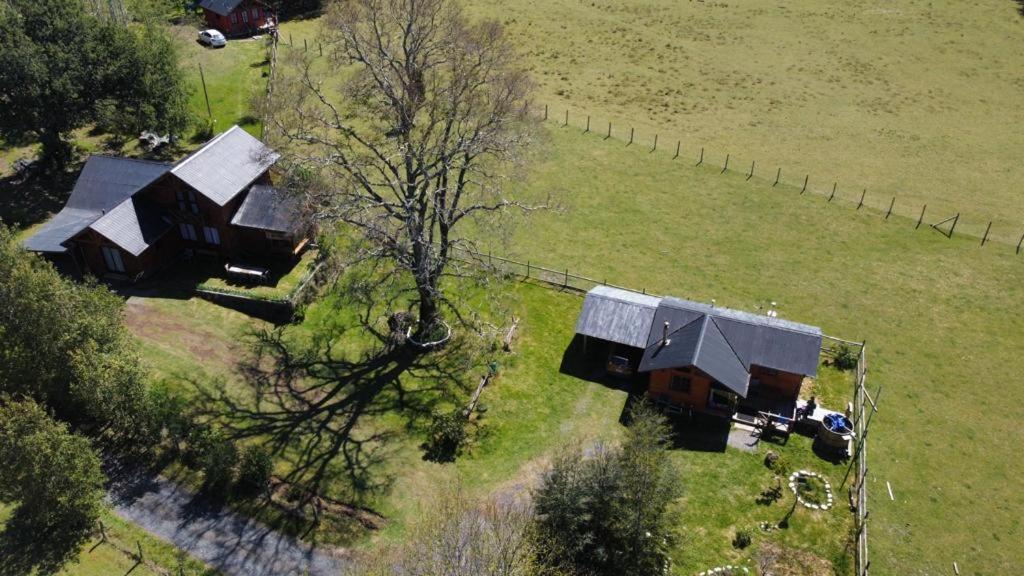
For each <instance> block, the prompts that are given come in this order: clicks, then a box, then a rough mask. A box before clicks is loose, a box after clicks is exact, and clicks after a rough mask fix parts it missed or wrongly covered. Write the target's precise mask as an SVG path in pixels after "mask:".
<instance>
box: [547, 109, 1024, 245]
mask: <svg viewBox="0 0 1024 576" xmlns="http://www.w3.org/2000/svg"><path fill="white" fill-rule="evenodd" d="M535 110H537V111H538V114H540V115H541V118H542V119H543V120H545V121H547V120H549V119H550V108H549V106H548V105H547V104H544V105H543V110H542V111H541V110H540V109H539V108H536V109H535ZM584 116H585V117H586V127H585V128H582V130H583V133H584V134H586V133H589V132H590V131H591V130H590V125H591V120H592V116H591V115H589V114H587V115H584ZM556 122H557V124H558V125H559V126H561V127H563V128H565V127H569V126H573V127H576V126H574V125H572V123H571V120H570V111H569V109H566V110H565V113H564V114H563V115H560V117H559V119H558V120H556ZM612 135H613V123H612V122H608V130H607V133H606V134H604V135H603V139H604V140H608V139H610V138H611V137H612ZM658 137H659V135H658V134H657V133H655V134H654V136H653V138H652V139H651V145H650V147H649V150H650V152H652V153H653V152H655V151H657V149H658ZM622 138H623V139H624V138H625V137H622ZM623 141H626V140H623ZM639 142H640V140H639V135H638V134H637V132H636V128H635V127H633V126H629V140H628V141H626V146H627V147H629V146H633V145H634V144H636V143H639ZM697 149H698V146H697V145H696V144H694V145H693V150H697ZM699 149H700V154H699V158H697V162H696V165H697V166H701V165H703V164H705V163H706V162H705V155H704V147H699ZM682 150H683V147H682V140H677V141H676V146H675V153H674V155H673V156H672V158H673V159H677V158H679V157H680V152H681V151H682ZM731 157H732V154H731V153H729V152H727V153H726V154H725V160H724V162H723V166H722V169H721V172H720V173H721V174H725V173H726V172H730V171H732V172H736V170H735V169H730V167H729V162H730V159H732V158H731ZM756 168H757V162H756V161H751V163H750V167H749V169H746V168H741V170H740V172H739V173H741V174H742V175H743V176H745V177H746V180H747V181H749V180H751V179H753V178H754V177H755V176H757V175H758V174H757V172H756ZM769 172H770V170H769ZM810 177H811V175H810V174H804V178H803V185H802V186H801V187H800V194H804V193H806V192H808V191H809V192H811V193H813V194H816V195H819V196H822V197H824V198H826V199H827V201H828V202H829V203H831V202H832V201H833V200H839V201H844V200H845V201H848V202H849V203H851V204H852V203H853V198H854V197H855V196H850V195H846V196H844V195H843V194H842V192H843V191H842V189H841V188H839V182H838V181H833V182H832V186H831V188H830V189H828V190H824V191H818V190H815V189H814V188H813V187H810V188H809V186H808V185H809V184H810V183H811V179H810ZM759 179H760V180H763V181H765V182H771V186H772V187H775V186H777V185H778V184H779V183H780V182H782V183H783V184H786V182H785V181H784V179H783V170H782V168H781V167H776V170H775V176H774V178H772V177H771V175H770V174H769V175H768V176H767V177H764V178H759ZM867 196H868V191H867V189H866V188H862V191H861V194H860V195H859V198H860V199H859V201H858V202H857V208H856V209H857V210H860V209H861V208H863V207H865V206H867V207H868V208H871V209H874V210H878V211H880V212H884V214H885V215H884V219H885V220H888V219H889V217H890V216H892V215H893V214H894V213H895V214H897V215H900V216H904V217H906V218H909V219H911V221H916V226H915V229H917V228H920V227H921V224H922V223H926V222H924V216H925V209H926V208H927V204H924V205H922V208H921V212H920V215H919V216H918V217H917V218H915V217H914V216H915V215H917V212H916V211H915V210H916V209H912V210H910V212H907V213H901V211H899V210H896V204H897V196H896V195H890V194H885V195H882V198H884V199H885V201H886V205H887V207H886V206H883V207H879V206H871V205H869V204H867V203H866V202H865V199H866V198H867ZM874 196H875V197H877V196H879V195H878V194H875V195H874ZM960 223H961V213H960V212H957V213H956V214H952V215H950V216H949V217H947V218H944V219H942V220H939V221H937V222H934V223H928V224H929V227H931V228H933V229H935V230H936V231H937V232H939V233H940V234H942V235H944V236H946V237H947V238H952V237H953V234H954V233H955V231H956V228H957V224H960ZM943 226H948V229H943ZM978 226H979V229H984V233H980V232H979V233H977V234H975V233H969V232H968V233H965V232H963V230H962V227H961V231H960V234H961V235H967V236H973V237H975V238H979V239H980V246H982V247H984V246H985V244H987V243H992V242H993V241H994V240H993V237H992V236H991V232H992V228H993V221H992V220H989V221H988V222H987V224H985V223H984V221H983V222H982V223H979V224H978ZM1013 237H1015V236H1013ZM1000 243H1001V244H1009V245H1011V246H1013V249H1014V253H1015V254H1020V253H1021V251H1022V250H1024V234H1021V236H1020V239H1019V240H1018V241H1017V243H1016V245H1015V246H1014V245H1013V244H1012V239H1011V236H1006V237H1005V238H1004V240H1001V241H1000Z"/></svg>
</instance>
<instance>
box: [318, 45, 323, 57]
mask: <svg viewBox="0 0 1024 576" xmlns="http://www.w3.org/2000/svg"><path fill="white" fill-rule="evenodd" d="M317 46H319V47H320V55H321V56H323V55H324V44H323V42H317Z"/></svg>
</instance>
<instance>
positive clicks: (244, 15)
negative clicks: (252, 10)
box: [242, 10, 249, 24]
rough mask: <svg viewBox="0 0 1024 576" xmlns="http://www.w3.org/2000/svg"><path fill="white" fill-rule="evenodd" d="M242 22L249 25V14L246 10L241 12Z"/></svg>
mask: <svg viewBox="0 0 1024 576" xmlns="http://www.w3.org/2000/svg"><path fill="white" fill-rule="evenodd" d="M242 22H245V23H246V24H248V23H249V12H248V11H247V10H242Z"/></svg>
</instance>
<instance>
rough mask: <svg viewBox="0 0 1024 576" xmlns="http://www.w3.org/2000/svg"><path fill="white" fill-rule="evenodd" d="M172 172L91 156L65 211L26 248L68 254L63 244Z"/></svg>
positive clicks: (151, 165) (160, 166)
mask: <svg viewBox="0 0 1024 576" xmlns="http://www.w3.org/2000/svg"><path fill="white" fill-rule="evenodd" d="M168 169H170V165H169V164H165V163H163V162H151V161H148V160H136V159H134V158H115V157H113V156H91V157H89V159H88V160H87V161H86V163H85V166H83V167H82V171H81V173H79V175H78V180H76V181H75V187H74V189H73V190H72V191H71V196H69V197H68V201H67V203H66V204H65V205H64V208H63V209H62V210H61V211H60V212H58V213H57V215H56V216H54V217H53V218H52V219H51V220H50V221H49V222H47V223H46V224H44V225H43V226H42V227H41V228H40V229H39V230H38V231H37V232H36V233H35V234H33V235H32V236H31V237H30V238H28V239H27V240H25V243H24V246H25V248H27V249H28V250H33V251H36V252H65V251H66V249H65V248H64V246H63V244H64V242H67V241H68V240H70V239H71V238H72V237H74V236H75V235H76V234H78V233H79V232H81V231H82V230H85V229H86V228H88V227H89V225H90V224H92V223H93V222H95V221H96V220H98V219H99V218H101V217H102V216H103V215H104V214H105V213H106V212H108V211H109V210H112V209H114V207H116V206H118V205H120V204H121V203H123V202H124V201H125V200H127V199H128V198H131V197H132V195H134V194H135V193H136V192H138V191H139V190H142V189H143V188H145V187H146V186H148V185H149V184H150V183H152V182H153V181H154V180H156V179H157V178H159V177H160V176H162V175H163V174H165V173H166V172H167V170H168Z"/></svg>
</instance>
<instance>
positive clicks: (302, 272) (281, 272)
mask: <svg viewBox="0 0 1024 576" xmlns="http://www.w3.org/2000/svg"><path fill="white" fill-rule="evenodd" d="M315 260H316V251H315V250H306V251H305V252H304V253H303V254H302V256H301V258H299V261H298V262H296V263H294V265H292V264H291V263H289V264H288V265H286V266H283V265H282V266H277V267H273V266H272V267H271V268H270V270H271V276H270V278H271V280H270V282H271V283H270V284H255V285H254V284H251V283H239V282H237V281H235V280H234V279H231V278H227V277H225V273H224V269H223V268H222V267H220V266H218V267H216V268H211V269H210V270H208V272H209V274H203V275H202V276H204V278H202V279H201V280H200V284H201V286H202V287H203V288H209V289H212V290H224V291H229V292H243V293H245V294H248V295H250V296H252V297H254V298H268V299H285V298H288V296H289V295H290V294H291V292H292V291H293V290H295V289H296V288H298V286H299V283H300V282H302V281H303V280H304V279H305V278H306V274H308V273H310V272H311V271H312V266H313V265H314V261H315Z"/></svg>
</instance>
